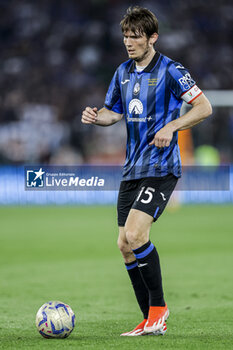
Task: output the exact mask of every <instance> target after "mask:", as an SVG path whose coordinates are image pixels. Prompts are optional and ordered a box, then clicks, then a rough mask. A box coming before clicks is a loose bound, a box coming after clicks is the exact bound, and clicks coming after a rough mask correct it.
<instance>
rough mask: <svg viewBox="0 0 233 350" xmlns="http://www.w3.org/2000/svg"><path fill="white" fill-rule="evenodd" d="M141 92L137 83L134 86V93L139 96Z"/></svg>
mask: <svg viewBox="0 0 233 350" xmlns="http://www.w3.org/2000/svg"><path fill="white" fill-rule="evenodd" d="M139 92H140V84H139V83H136V84H135V85H134V89H133V93H134V95H137V94H139Z"/></svg>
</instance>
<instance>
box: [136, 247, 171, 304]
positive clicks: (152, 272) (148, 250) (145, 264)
mask: <svg viewBox="0 0 233 350" xmlns="http://www.w3.org/2000/svg"><path fill="white" fill-rule="evenodd" d="M133 252H134V255H135V257H136V259H137V261H138V269H139V271H140V273H141V275H142V278H143V281H144V283H145V285H146V286H147V288H148V291H149V305H150V306H165V302H164V298H163V287H162V276H161V270H160V263H159V255H158V253H157V250H156V249H155V246H154V245H153V243H151V242H150V241H149V242H147V243H146V244H144V245H143V246H142V247H140V248H138V249H134V250H133Z"/></svg>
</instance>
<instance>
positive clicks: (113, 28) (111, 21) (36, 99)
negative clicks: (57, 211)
mask: <svg viewBox="0 0 233 350" xmlns="http://www.w3.org/2000/svg"><path fill="white" fill-rule="evenodd" d="M137 4H139V5H142V6H145V7H148V8H149V9H151V10H152V11H154V12H155V13H156V15H157V17H158V19H159V23H160V39H159V43H158V45H157V49H158V50H159V51H161V52H163V53H164V54H166V55H168V56H170V57H172V58H174V59H175V60H177V61H179V62H182V64H183V65H185V66H186V67H187V68H188V69H189V70H190V71H191V73H192V76H193V77H194V79H195V80H196V81H197V82H198V86H200V88H201V89H202V90H205V92H206V94H207V95H208V96H209V98H210V100H211V102H212V104H213V106H214V108H213V117H211V118H209V119H208V120H207V121H205V122H204V123H202V124H200V125H198V126H196V127H195V128H193V129H192V131H187V132H182V133H180V135H179V139H180V140H179V143H180V147H181V149H182V158H183V164H188V165H194V164H202V165H217V164H224V165H229V166H230V170H231V181H232V164H233V90H232V89H233V74H232V68H233V67H232V66H233V60H232V57H233V47H232V42H233V34H232V25H233V23H232V22H233V5H232V3H231V2H230V1H228V0H223V1H221V3H220V2H219V1H217V0H215V1H211V2H209V1H207V2H205V1H201V0H197V1H195V2H191V3H190V2H185V1H181V0H177V1H171V0H168V1H150V0H148V1H138V2H137ZM129 5H132V2H131V1H123V0H118V1H114V0H92V1H91V0H90V1H76V0H69V1H66V0H41V1H30V0H22V1H17V0H8V1H4V0H1V1H0V48H1V50H0V61H1V75H0V90H1V94H0V183H1V186H0V203H1V204H3V205H4V204H25V203H42V204H43V203H56V204H59V203H63V204H64V203H87V204H91V203H96V202H98V201H100V198H99V196H98V194H97V196H98V198H96V197H95V195H93V194H92V195H90V194H89V195H88V197H87V196H85V195H84V194H82V196H80V194H79V195H78V194H77V193H76V194H74V193H71V192H69V193H66V194H64V193H56V194H52V193H47V194H45V193H44V194H38V193H33V194H32V193H30V194H28V193H26V192H25V190H24V179H23V176H24V174H23V166H24V165H25V164H26V165H30V164H36V165H37V164H42V165H43V164H46V165H51V164H53V165H75V164H122V163H123V160H124V155H125V137H126V132H125V126H124V122H120V123H118V124H116V125H114V126H112V127H109V128H101V127H93V126H87V125H82V124H81V121H80V117H81V113H82V110H83V109H84V108H85V107H86V106H88V105H90V106H97V107H98V108H101V107H102V105H103V102H104V98H105V93H106V91H107V87H108V84H109V82H110V80H111V78H112V75H113V72H114V71H115V69H116V67H117V66H118V65H119V64H120V63H121V62H122V61H124V60H126V59H127V56H126V52H125V49H124V47H123V43H122V35H121V31H120V28H119V21H120V19H121V17H122V15H123V13H124V12H125V10H126V8H127V7H128V6H129ZM210 90H211V91H210ZM184 108H187V107H185V106H184ZM219 181H221V178H220V180H219ZM110 197H111V196H110ZM110 197H109V194H108V195H105V196H102V197H101V199H102V203H109V202H112V203H115V200H116V196H115V195H113V196H112V197H111V198H110ZM180 200H181V201H183V202H193V201H194V202H195V201H202V202H205V201H207V202H208V201H217V202H218V201H220V202H232V201H233V195H232V191H225V192H222V193H221V194H220V193H218V194H217V195H216V194H212V195H211V194H209V193H207V192H206V193H205V194H203V193H201V194H197V193H195V194H194V193H193V194H192V195H190V194H189V195H187V194H186V195H185V194H184V193H183V194H181V195H180Z"/></svg>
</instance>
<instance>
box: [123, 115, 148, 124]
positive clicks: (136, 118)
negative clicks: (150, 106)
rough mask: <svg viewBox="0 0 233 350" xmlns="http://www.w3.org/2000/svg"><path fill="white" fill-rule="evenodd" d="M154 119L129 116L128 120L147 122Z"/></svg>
mask: <svg viewBox="0 0 233 350" xmlns="http://www.w3.org/2000/svg"><path fill="white" fill-rule="evenodd" d="M150 120H152V117H151V116H149V117H141V118H140V117H129V116H127V122H143V123H146V122H147V121H150Z"/></svg>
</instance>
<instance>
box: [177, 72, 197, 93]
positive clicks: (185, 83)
mask: <svg viewBox="0 0 233 350" xmlns="http://www.w3.org/2000/svg"><path fill="white" fill-rule="evenodd" d="M179 83H180V85H181V86H182V87H183V88H184V89H185V90H188V89H190V88H191V87H192V86H193V85H194V84H195V82H194V80H193V79H192V78H191V75H190V74H189V73H186V74H185V75H184V76H183V77H182V78H180V79H179Z"/></svg>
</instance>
